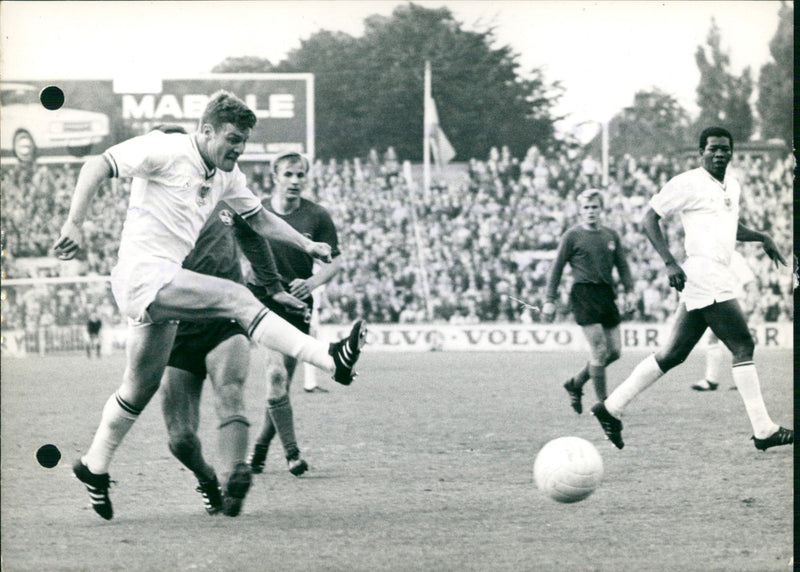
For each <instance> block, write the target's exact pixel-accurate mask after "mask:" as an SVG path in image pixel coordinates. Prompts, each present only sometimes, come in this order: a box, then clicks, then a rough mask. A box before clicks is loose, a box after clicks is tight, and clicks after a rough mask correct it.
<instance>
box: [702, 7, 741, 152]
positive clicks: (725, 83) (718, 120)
mask: <svg viewBox="0 0 800 572" xmlns="http://www.w3.org/2000/svg"><path fill="white" fill-rule="evenodd" d="M721 44H722V37H721V35H720V30H719V27H718V26H717V23H716V21H715V20H714V19H713V18H712V19H711V28H710V30H709V32H708V36H707V38H706V46H698V47H697V51H696V52H695V61H696V62H697V67H698V68H699V69H700V83H699V84H698V86H697V104H698V106H699V107H700V116H699V117H698V119H697V124H696V129H702V128H705V127H708V126H710V125H721V126H723V127H726V128H727V129H728V130H729V131H730V132H731V135H733V138H734V140H736V141H747V140H748V139H750V136H751V135H752V134H753V112H752V110H751V109H750V96H751V95H752V93H753V79H752V77H751V72H750V68H749V67H746V68H745V69H744V70H743V71H742V75H741V77H736V76H734V75H733V74H731V73H730V71H729V68H730V56H729V55H728V53H727V52H725V51H723V50H722V47H721Z"/></svg>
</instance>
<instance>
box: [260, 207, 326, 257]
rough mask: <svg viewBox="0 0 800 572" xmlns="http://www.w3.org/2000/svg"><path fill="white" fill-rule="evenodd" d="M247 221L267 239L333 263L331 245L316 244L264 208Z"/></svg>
mask: <svg viewBox="0 0 800 572" xmlns="http://www.w3.org/2000/svg"><path fill="white" fill-rule="evenodd" d="M245 220H246V221H247V224H249V225H250V228H252V229H253V230H254V231H255V232H257V233H258V234H260V235H261V236H262V237H264V238H266V239H271V240H277V241H279V242H285V243H287V244H289V245H291V246H294V247H295V248H298V249H300V250H302V251H303V252H305V253H307V254H308V255H309V256H312V257H313V258H318V259H319V260H322V261H323V262H330V261H331V246H330V244H327V243H325V242H314V241H313V240H311V239H309V238H306V237H305V236H303V235H302V234H300V233H299V232H297V231H296V230H295V229H294V228H292V226H291V225H290V224H289V223H287V222H286V221H284V220H283V219H282V218H280V217H278V216H277V215H275V214H273V213H271V212H269V211H267V210H266V209H264V208H261V209H258V210H257V211H256V212H255V213H254V214H253V215H251V216H249V217H247V218H246V219H245Z"/></svg>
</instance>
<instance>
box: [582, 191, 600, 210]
mask: <svg viewBox="0 0 800 572" xmlns="http://www.w3.org/2000/svg"><path fill="white" fill-rule="evenodd" d="M594 199H597V200H598V201H599V202H600V208H601V209H602V208H604V207H603V204H604V201H603V191H601V190H600V189H586V190H585V191H583V192H582V193H581V194H579V195H578V204H583V203H588V202H589V201H591V200H594Z"/></svg>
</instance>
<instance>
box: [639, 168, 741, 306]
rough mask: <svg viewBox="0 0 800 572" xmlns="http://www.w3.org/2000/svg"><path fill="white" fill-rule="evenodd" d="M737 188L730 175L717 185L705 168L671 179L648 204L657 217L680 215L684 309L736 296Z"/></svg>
mask: <svg viewBox="0 0 800 572" xmlns="http://www.w3.org/2000/svg"><path fill="white" fill-rule="evenodd" d="M740 195H741V187H740V186H739V182H738V181H737V180H736V178H735V177H733V176H732V175H729V174H728V175H726V176H725V181H724V182H719V181H718V180H717V179H715V178H714V177H712V176H711V174H710V173H709V172H708V171H706V170H705V169H704V168H702V167H699V168H697V169H692V170H691V171H686V172H685V173H681V174H680V175H677V176H675V177H673V178H672V179H670V180H669V181H668V182H667V184H666V185H664V187H663V188H662V189H661V191H659V192H658V193H657V194H656V195H655V196H654V197H653V198H652V199H650V206H651V207H652V208H653V210H654V211H655V212H656V214H658V215H659V216H660V217H662V218H663V217H666V216H669V215H671V214H675V213H677V214H679V215H680V217H681V222H682V224H683V230H684V235H685V239H684V249H685V251H686V261H685V262H684V264H683V270H684V272H686V285H685V286H684V288H683V291H682V292H681V301H682V302H684V303H685V304H686V309H687V310H695V309H698V308H703V307H705V306H709V305H711V304H713V303H714V302H724V301H726V300H730V299H733V298H736V297H737V295H738V293H739V290H740V281H739V280H738V279H737V277H736V275H735V274H734V273H733V271H732V268H731V258H732V256H733V253H734V247H735V245H736V230H737V228H738V226H739V198H740Z"/></svg>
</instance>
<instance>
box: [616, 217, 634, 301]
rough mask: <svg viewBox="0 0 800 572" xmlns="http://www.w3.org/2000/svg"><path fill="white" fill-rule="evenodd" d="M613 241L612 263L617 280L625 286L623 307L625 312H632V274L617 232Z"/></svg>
mask: <svg viewBox="0 0 800 572" xmlns="http://www.w3.org/2000/svg"><path fill="white" fill-rule="evenodd" d="M614 242H615V243H616V248H615V249H614V265H615V266H616V267H617V272H619V280H620V282H621V283H622V287H623V288H625V298H624V304H623V309H624V312H625V313H629V312H632V311H633V310H634V308H635V306H636V302H635V298H634V295H633V275H632V274H631V267H630V265H629V264H628V257H627V256H625V251H624V250H623V248H622V240H620V238H619V233H617V232H614Z"/></svg>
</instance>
